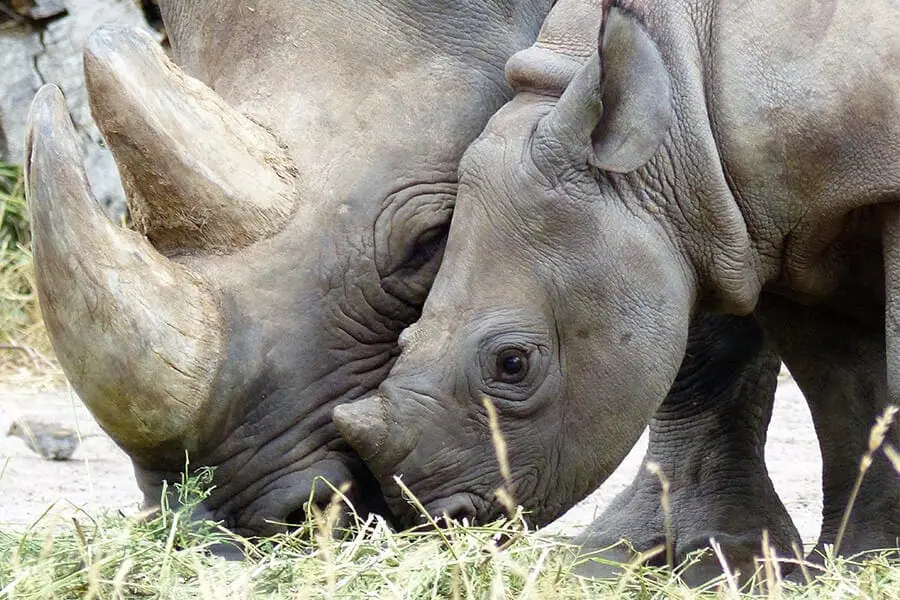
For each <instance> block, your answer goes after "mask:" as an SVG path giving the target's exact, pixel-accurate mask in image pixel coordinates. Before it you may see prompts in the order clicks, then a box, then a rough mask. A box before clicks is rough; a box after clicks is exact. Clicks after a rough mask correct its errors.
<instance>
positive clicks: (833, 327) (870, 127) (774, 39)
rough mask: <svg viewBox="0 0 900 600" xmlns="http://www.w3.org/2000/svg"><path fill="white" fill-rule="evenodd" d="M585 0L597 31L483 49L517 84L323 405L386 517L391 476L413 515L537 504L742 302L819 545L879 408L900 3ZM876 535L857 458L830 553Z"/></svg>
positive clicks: (898, 117)
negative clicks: (816, 506) (777, 371)
mask: <svg viewBox="0 0 900 600" xmlns="http://www.w3.org/2000/svg"><path fill="white" fill-rule="evenodd" d="M573 4H579V3H573ZM580 4H584V3H583V2H582V3H580ZM588 4H590V3H588ZM606 4H607V3H604V6H603V7H602V10H603V14H604V18H603V19H602V25H601V27H600V32H601V34H600V39H601V44H600V45H599V49H598V45H597V44H596V40H597V38H596V34H594V37H593V40H594V42H593V44H591V47H589V48H587V47H585V45H584V44H579V43H576V42H577V41H578V39H579V36H574V35H561V36H560V37H559V39H557V40H555V41H554V40H548V39H546V38H545V40H544V46H543V48H537V49H535V48H532V49H530V50H527V51H524V52H523V53H520V54H518V55H516V56H514V57H513V58H512V59H511V60H510V62H509V63H508V64H507V77H508V79H509V80H510V82H511V83H512V84H513V85H514V86H515V87H516V89H517V91H518V95H517V96H516V97H515V98H514V99H513V100H512V101H511V102H509V103H508V104H507V105H506V106H505V107H504V108H503V109H501V110H500V111H499V112H498V113H497V114H496V115H495V116H494V117H493V119H492V120H491V121H490V123H489V124H488V126H487V128H486V129H485V131H484V132H483V134H482V135H481V136H480V138H479V139H478V140H477V141H476V142H475V143H474V144H473V145H472V146H471V147H470V148H469V149H468V151H467V153H466V155H465V157H464V158H463V161H462V163H461V165H460V171H459V176H460V177H459V196H458V201H457V208H456V212H455V215H454V217H453V223H452V226H451V230H450V235H449V240H448V244H447V249H446V253H445V256H444V261H443V264H442V266H441V268H440V272H439V274H438V276H437V279H436V280H435V284H434V287H433V288H432V291H431V293H430V296H429V297H428V300H427V303H426V305H425V308H424V312H423V314H422V317H421V319H420V320H419V322H418V323H417V324H415V325H414V326H412V327H410V328H409V329H408V330H407V331H406V332H405V333H404V334H403V336H402V337H401V346H402V348H403V352H402V355H401V356H400V357H399V359H398V360H397V362H396V364H395V365H394V367H393V369H392V371H391V375H390V376H389V378H388V379H387V380H386V381H385V382H384V383H383V384H382V385H381V387H380V388H379V391H378V393H377V394H376V395H374V396H371V397H368V398H365V399H363V400H360V401H357V402H356V403H354V404H350V405H345V406H341V407H338V408H336V409H335V410H334V420H335V423H336V424H337V427H338V428H339V430H340V431H341V433H342V434H343V435H344V436H345V437H346V439H347V440H348V441H349V442H350V443H351V444H352V445H353V446H354V447H355V448H356V449H357V450H358V451H359V453H360V454H361V455H362V457H363V458H364V460H366V462H367V463H368V465H369V466H370V467H371V469H372V471H373V472H374V473H375V474H376V475H377V476H378V477H379V480H380V481H381V484H382V486H383V487H384V488H385V492H386V494H387V498H388V499H389V502H390V505H391V508H392V510H394V511H396V512H397V513H398V514H401V515H402V514H405V515H407V517H408V519H409V520H410V521H412V520H414V519H415V517H416V515H415V514H414V510H413V509H412V508H411V507H410V506H409V505H408V504H407V503H406V501H405V500H404V499H403V498H402V496H401V495H400V493H399V491H398V489H397V486H396V484H395V483H394V482H393V476H395V475H399V476H401V477H402V480H403V482H404V483H405V485H407V486H408V487H409V488H410V490H411V491H412V492H413V493H414V494H416V496H418V497H419V498H420V499H421V500H422V502H423V503H424V506H425V508H426V509H427V510H428V511H429V512H430V513H432V514H433V515H441V514H444V513H446V514H448V515H450V516H452V517H456V518H462V517H466V518H469V519H474V520H485V519H491V518H493V517H495V516H497V515H499V514H501V512H502V510H503V509H502V505H501V503H500V502H498V501H497V498H496V496H495V492H496V490H497V489H498V488H500V487H505V488H506V489H507V490H508V491H509V492H511V493H512V495H513V497H514V498H515V500H516V501H517V502H519V503H521V504H522V505H523V506H524V507H525V509H527V510H528V511H530V517H531V518H532V519H533V520H534V522H535V523H537V524H543V523H547V522H548V521H550V520H552V519H554V518H555V517H557V516H558V515H560V514H561V513H562V512H563V511H565V510H566V509H567V508H569V507H571V506H572V505H573V504H574V503H575V502H577V501H578V500H580V499H582V498H583V497H584V496H585V495H587V494H588V493H589V492H591V491H592V490H593V489H595V488H596V487H597V485H598V484H599V483H600V482H602V481H603V480H604V479H605V478H606V477H607V476H608V475H609V474H610V473H611V472H612V471H613V470H614V469H615V468H616V466H617V465H618V464H619V462H620V461H621V460H622V458H623V457H624V456H625V454H626V453H627V452H628V451H629V449H630V448H631V447H632V445H633V444H634V443H635V441H636V440H637V438H638V436H639V435H640V433H641V431H642V430H643V428H644V426H645V425H646V424H647V422H648V420H649V419H650V417H651V415H652V414H653V412H654V410H655V409H656V408H657V407H658V406H659V405H660V403H661V402H662V400H663V398H664V397H665V396H666V393H667V392H668V390H669V388H670V386H671V385H672V383H673V380H674V379H675V376H676V373H677V372H678V368H679V365H680V364H681V362H682V359H683V358H684V354H685V346H686V341H687V333H688V326H689V323H690V322H691V319H692V316H694V315H695V314H698V313H699V312H701V311H717V312H721V313H727V314H732V315H750V314H752V315H753V316H754V317H755V318H756V319H757V320H758V321H759V323H760V324H761V325H762V327H763V329H764V330H765V331H766V332H767V334H768V335H769V336H771V338H772V339H773V340H774V341H775V343H776V345H777V348H778V351H779V353H780V354H781V355H782V357H783V358H784V360H785V361H786V362H787V364H788V366H789V367H790V368H791V370H792V371H793V372H794V375H795V376H796V377H797V380H798V382H799V384H800V385H801V387H802V388H803V390H804V391H805V392H806V395H807V398H808V400H809V402H810V405H811V409H812V412H813V415H814V418H815V420H816V423H817V432H818V435H819V436H820V443H821V446H822V452H823V457H824V468H825V472H824V480H825V485H826V495H827V496H828V497H827V498H826V504H827V506H829V507H834V510H831V509H828V510H826V514H825V515H824V517H825V523H824V525H823V529H822V538H821V539H820V544H823V543H834V541H835V537H836V536H837V530H838V523H839V521H840V516H841V512H842V511H843V508H844V506H845V505H846V500H847V498H848V495H849V493H850V489H851V487H852V483H853V480H854V477H855V475H856V470H857V466H858V464H859V458H860V456H861V455H862V453H863V452H864V451H865V448H866V445H867V439H868V432H869V429H870V427H871V426H872V424H873V423H874V421H875V419H876V417H877V416H878V415H879V414H881V413H882V412H883V410H884V408H885V407H886V406H887V405H888V404H889V403H900V325H898V319H900V317H898V316H897V315H898V309H900V214H898V211H897V202H898V201H900V36H897V35H896V32H897V31H900V13H898V11H896V10H895V6H894V3H893V2H892V1H890V0H865V1H860V0H856V1H853V2H850V1H846V2H842V1H840V0H839V1H836V2H829V3H820V2H814V1H801V2H796V3H784V2H780V1H777V0H758V1H756V2H743V1H737V0H718V1H715V2H713V1H706V2H703V1H700V0H696V1H693V2H684V1H678V2H676V1H661V0H654V1H649V0H647V1H643V0H633V1H629V2H624V1H621V2H616V3H615V4H616V5H617V6H616V7H613V8H612V9H611V10H610V9H609V6H607V5H606ZM598 10H599V9H598ZM577 12H578V11H575V13H577ZM575 13H573V14H575ZM598 20H599V19H598ZM595 22H596V21H595ZM581 26H583V23H582V21H579V20H575V21H573V22H572V23H571V28H569V29H568V30H566V29H563V30H562V33H563V34H566V32H567V31H570V32H571V31H576V30H577V29H578V28H579V27H581ZM594 31H596V29H595V30H594ZM582 37H583V36H582ZM861 40H865V43H860V41H861ZM861 382H864V384H863V383H861ZM832 390H835V391H837V390H840V391H842V393H841V394H840V396H839V397H838V396H837V395H836V394H835V393H832ZM843 392H846V393H843ZM485 399H486V400H488V401H489V403H490V404H492V405H493V407H494V408H495V410H496V413H497V418H498V422H499V429H500V431H501V432H502V434H503V436H504V438H505V440H506V443H507V445H508V455H509V468H510V477H509V480H508V481H504V478H503V476H502V475H501V473H500V469H499V468H498V462H497V459H496V454H495V450H494V447H493V444H492V437H491V430H490V426H489V418H488V411H487V409H486V406H485ZM897 442H898V433H897V427H896V426H895V427H893V429H892V430H891V431H890V432H889V434H888V440H887V443H890V444H894V445H896V444H897ZM686 443H687V441H686ZM713 454H714V453H713ZM898 536H900V478H898V477H897V475H896V474H895V473H893V472H892V470H891V466H890V464H889V462H888V461H887V459H886V458H885V457H884V456H883V455H882V454H881V453H878V454H877V455H876V457H875V461H874V463H873V466H872V468H871V469H870V471H869V473H868V474H867V476H866V479H865V480H864V482H863V485H862V488H861V490H860V494H859V496H858V499H857V502H856V505H855V507H854V510H853V512H852V515H851V518H850V521H849V523H848V526H847V528H846V532H845V534H844V536H843V540H842V544H841V552H842V553H853V552H857V551H862V550H867V549H874V548H884V547H896V546H897V538H898Z"/></svg>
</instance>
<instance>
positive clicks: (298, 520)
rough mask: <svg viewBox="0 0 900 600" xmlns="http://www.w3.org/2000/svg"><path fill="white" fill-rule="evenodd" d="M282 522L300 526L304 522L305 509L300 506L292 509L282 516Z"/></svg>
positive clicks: (291, 525) (290, 525) (289, 525)
mask: <svg viewBox="0 0 900 600" xmlns="http://www.w3.org/2000/svg"><path fill="white" fill-rule="evenodd" d="M284 522H285V524H286V525H287V526H288V527H300V526H301V525H303V524H304V523H306V511H305V510H303V509H302V508H297V509H295V510H292V511H291V512H289V513H288V515H287V516H286V517H285V518H284Z"/></svg>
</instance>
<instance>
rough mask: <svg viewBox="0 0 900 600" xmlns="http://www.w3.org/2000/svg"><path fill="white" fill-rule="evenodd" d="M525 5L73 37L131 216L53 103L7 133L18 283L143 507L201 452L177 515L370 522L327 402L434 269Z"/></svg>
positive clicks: (375, 10)
mask: <svg viewBox="0 0 900 600" xmlns="http://www.w3.org/2000/svg"><path fill="white" fill-rule="evenodd" d="M551 5H552V1H551V0H505V1H500V0H497V1H494V0H488V1H480V2H458V1H455V0H454V1H452V2H451V1H441V2H433V1H427V2H426V1H419V0H389V1H374V0H371V1H370V0H363V1H361V2H353V3H346V2H324V3H323V2H315V3H309V2H296V1H295V0H264V1H257V2H254V3H250V4H248V3H247V2H222V1H218V2H213V1H212V0H191V1H190V2H189V1H187V0H168V1H164V2H162V3H161V10H162V15H163V19H164V21H165V25H166V28H167V31H168V35H169V40H170V43H171V51H172V57H173V61H170V60H169V58H167V56H166V55H165V54H164V53H163V51H162V50H161V49H160V48H159V46H158V44H156V43H155V42H154V41H153V40H152V39H151V38H150V37H149V36H147V35H145V34H142V33H140V32H138V31H134V30H128V29H117V28H103V29H100V30H98V31H97V32H95V33H94V34H93V35H92V36H91V37H90V39H89V40H88V42H87V43H86V47H85V49H84V72H85V79H86V85H87V88H88V91H89V95H90V104H91V112H92V115H93V117H94V119H95V121H96V122H97V124H98V126H99V128H100V130H101V131H102V133H103V135H104V138H105V140H106V143H107V145H108V146H109V148H110V149H111V151H112V154H113V156H114V158H115V160H116V164H117V166H118V169H119V173H120V176H121V179H122V183H123V186H124V188H125V190H126V192H127V197H128V206H129V209H130V214H131V216H132V218H133V221H134V229H135V230H136V231H131V230H128V229H125V228H122V227H120V226H118V224H114V223H112V222H110V221H109V220H108V219H107V218H106V217H105V216H104V214H103V213H102V212H101V210H100V208H99V206H98V205H97V203H96V202H95V201H94V198H93V197H92V194H91V190H90V187H89V185H88V183H87V181H86V178H85V174H84V170H83V168H82V155H81V151H80V149H79V146H78V143H77V140H76V138H75V137H74V134H73V130H72V125H71V121H70V119H69V116H68V113H67V110H66V104H65V99H64V98H63V96H62V95H61V93H60V91H59V90H58V89H57V88H56V87H55V86H53V85H48V86H45V87H44V88H42V89H41V90H40V91H39V92H38V94H37V95H36V97H35V99H34V101H33V105H32V109H31V115H30V125H29V130H28V134H27V141H26V154H27V155H26V158H25V168H26V179H27V183H26V186H27V189H26V194H27V197H28V202H29V206H30V211H31V218H32V227H33V249H34V261H35V270H36V280H37V290H38V296H39V300H40V304H41V309H42V313H43V318H44V321H45V323H46V326H47V331H48V334H49V336H50V338H51V341H52V344H53V347H54V349H55V352H56V354H57V356H58V358H59V361H60V364H61V366H62V368H63V370H64V372H65V374H66V376H67V377H68V379H69V380H70V381H71V383H72V386H73V387H74V389H75V390H76V391H77V393H78V395H79V397H80V398H81V399H82V400H83V401H84V403H85V404H86V405H87V407H88V408H89V409H90V411H91V412H92V414H93V415H94V416H95V418H96V419H97V421H98V422H99V424H100V425H101V427H102V428H103V429H104V430H105V431H106V432H107V433H108V434H109V435H110V436H111V437H112V438H113V439H114V440H115V441H116V443H117V444H118V445H119V446H120V447H121V448H122V449H124V451H125V452H126V453H127V454H128V456H129V457H130V458H131V461H132V463H133V465H134V472H135V477H136V480H137V483H138V486H139V488H140V490H141V492H142V493H143V496H144V498H145V502H146V503H147V504H149V505H155V504H157V503H158V502H159V500H160V494H161V492H162V490H163V486H164V484H165V482H177V481H179V480H180V478H181V477H180V474H181V473H182V472H183V471H184V469H185V467H186V455H187V459H188V461H189V466H188V468H189V469H190V470H194V469H197V468H199V467H214V468H215V470H214V474H213V481H212V485H213V486H214V488H213V490H212V492H211V494H210V495H209V497H208V498H206V500H205V501H204V502H203V504H202V505H201V506H200V507H198V509H197V512H196V513H195V516H196V517H197V518H209V519H212V520H216V521H220V522H221V523H222V524H223V525H224V526H225V527H228V528H229V529H231V530H233V531H235V532H238V533H242V534H244V535H268V534H270V533H275V532H277V531H280V530H283V529H284V527H285V524H286V523H298V522H301V521H302V520H303V518H304V505H305V504H306V503H307V502H308V501H310V500H311V501H312V502H313V503H314V504H318V505H324V504H325V503H327V502H328V501H329V500H330V499H331V497H332V488H333V487H334V488H337V487H340V486H342V485H344V484H351V489H350V490H349V491H348V492H347V497H348V499H349V500H350V501H351V503H353V505H354V507H355V508H356V510H357V511H358V512H359V513H360V514H366V513H367V512H370V511H377V512H380V513H384V514H387V509H386V507H385V505H384V501H383V499H382V494H381V491H380V489H379V487H378V485H377V482H376V481H375V479H374V478H373V476H372V475H371V473H370V472H369V471H368V469H367V468H366V466H365V465H364V464H363V463H362V461H361V460H360V458H359V456H358V455H357V454H356V453H355V452H354V451H353V450H352V448H351V447H350V446H349V444H347V443H346V441H344V440H343V439H341V438H340V436H339V435H338V433H337V430H336V429H335V427H334V425H333V423H332V415H331V410H332V407H334V406H336V405H337V404H339V403H342V402H347V401H350V400H354V399H358V398H360V397H362V396H364V395H366V394H367V393H370V392H371V391H373V390H374V389H375V388H376V387H377V386H378V384H379V383H381V381H382V380H383V379H384V378H385V377H386V376H387V374H388V371H389V369H390V367H391V365H392V364H393V361H394V360H395V358H396V356H397V355H398V354H399V349H398V344H397V338H398V336H399V334H400V332H401V331H402V330H403V329H404V328H405V327H406V326H407V325H409V324H410V323H412V322H414V321H415V320H416V319H417V318H418V316H419V314H420V311H421V306H422V304H423V302H424V300H425V296H426V293H427V291H428V289H429V288H430V285H431V282H432V280H433V278H434V275H435V273H436V271H437V266H438V264H439V262H440V259H441V255H442V251H443V246H444V242H445V239H446V232H447V228H448V226H449V220H450V215H451V213H452V209H453V206H454V202H455V195H456V188H457V181H456V173H457V166H458V161H459V158H460V156H461V155H462V153H463V151H464V149H465V148H466V147H467V145H468V144H469V143H470V142H471V141H472V140H474V139H475V137H476V136H477V135H478V134H479V133H480V131H481V130H482V129H483V127H484V125H485V124H486V123H487V120H488V118H489V117H490V115H491V114H493V113H494V112H495V111H496V110H497V109H498V108H499V107H500V106H502V105H503V103H504V102H506V101H507V100H509V98H511V96H512V91H511V89H510V88H509V87H508V86H507V84H506V83H505V80H504V76H503V65H504V63H505V61H506V59H507V57H508V56H509V55H510V54H512V53H514V52H516V51H518V50H520V49H522V48H525V47H527V46H528V45H529V44H531V43H532V42H533V41H534V39H535V37H536V36H537V34H538V31H539V29H540V26H541V23H542V22H543V20H544V17H545V16H546V15H547V13H548V12H549V11H550V8H551Z"/></svg>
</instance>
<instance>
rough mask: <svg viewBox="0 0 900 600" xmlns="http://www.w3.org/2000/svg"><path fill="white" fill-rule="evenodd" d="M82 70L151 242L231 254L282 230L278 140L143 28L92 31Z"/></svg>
mask: <svg viewBox="0 0 900 600" xmlns="http://www.w3.org/2000/svg"><path fill="white" fill-rule="evenodd" d="M84 73H85V79H86V82H87V87H88V91H89V93H90V104H91V113H92V115H93V117H94V120H95V121H96V122H97V125H98V127H99V128H100V130H101V132H102V133H103V136H104V138H105V139H106V143H107V145H108V146H109V148H110V150H111V151H112V154H113V157H114V158H115V160H116V164H117V165H118V167H119V172H120V175H121V177H122V183H123V185H124V187H125V190H126V192H127V195H128V203H129V209H130V211H131V215H132V218H133V219H134V223H135V226H136V228H137V229H138V230H139V231H141V232H142V233H144V234H145V235H146V236H147V237H148V239H149V240H150V241H151V242H152V243H153V245H154V246H155V247H156V248H157V249H158V250H160V251H161V252H162V253H164V254H166V255H169V256H170V255H173V254H185V253H197V252H198V251H199V252H201V253H209V252H215V253H224V252H233V251H234V250H235V249H238V248H241V247H243V246H246V245H248V244H250V243H252V242H255V241H257V240H259V239H262V238H265V237H269V236H270V235H272V234H274V233H277V232H278V231H280V230H281V229H282V228H283V226H284V225H285V223H286V222H287V221H288V219H289V217H290V216H291V215H292V214H293V212H294V209H295V207H296V204H297V195H296V193H295V177H296V170H295V168H294V167H293V164H292V162H291V160H290V159H289V157H288V155H287V152H286V150H285V148H283V147H282V146H281V145H279V143H278V141H277V140H276V139H275V137H274V136H273V135H272V134H271V133H269V132H268V131H267V130H266V129H264V128H263V127H261V126H260V125H257V124H256V123H254V122H253V121H251V120H250V119H248V118H247V117H245V116H244V115H242V114H241V113H239V112H238V111H237V110H235V109H234V108H232V107H231V106H229V105H228V104H227V103H226V102H225V101H224V100H223V99H222V98H221V97H220V96H219V95H218V94H216V92H214V91H213V90H212V89H210V88H209V87H207V86H206V85H204V84H203V83H201V82H200V81H198V80H196V79H194V78H192V77H190V76H188V75H186V74H185V73H184V72H183V71H182V70H181V69H179V68H178V67H177V66H175V65H174V64H173V63H172V62H171V61H170V60H169V59H168V58H167V57H166V55H165V54H164V52H163V51H162V49H161V48H160V46H159V44H157V43H156V42H155V41H154V40H153V38H151V37H150V36H149V35H148V34H147V33H144V32H142V31H139V30H135V29H127V28H113V27H105V28H100V29H98V30H97V31H95V32H94V33H92V34H91V36H90V37H89V39H88V41H87V44H86V45H85V49H84Z"/></svg>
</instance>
